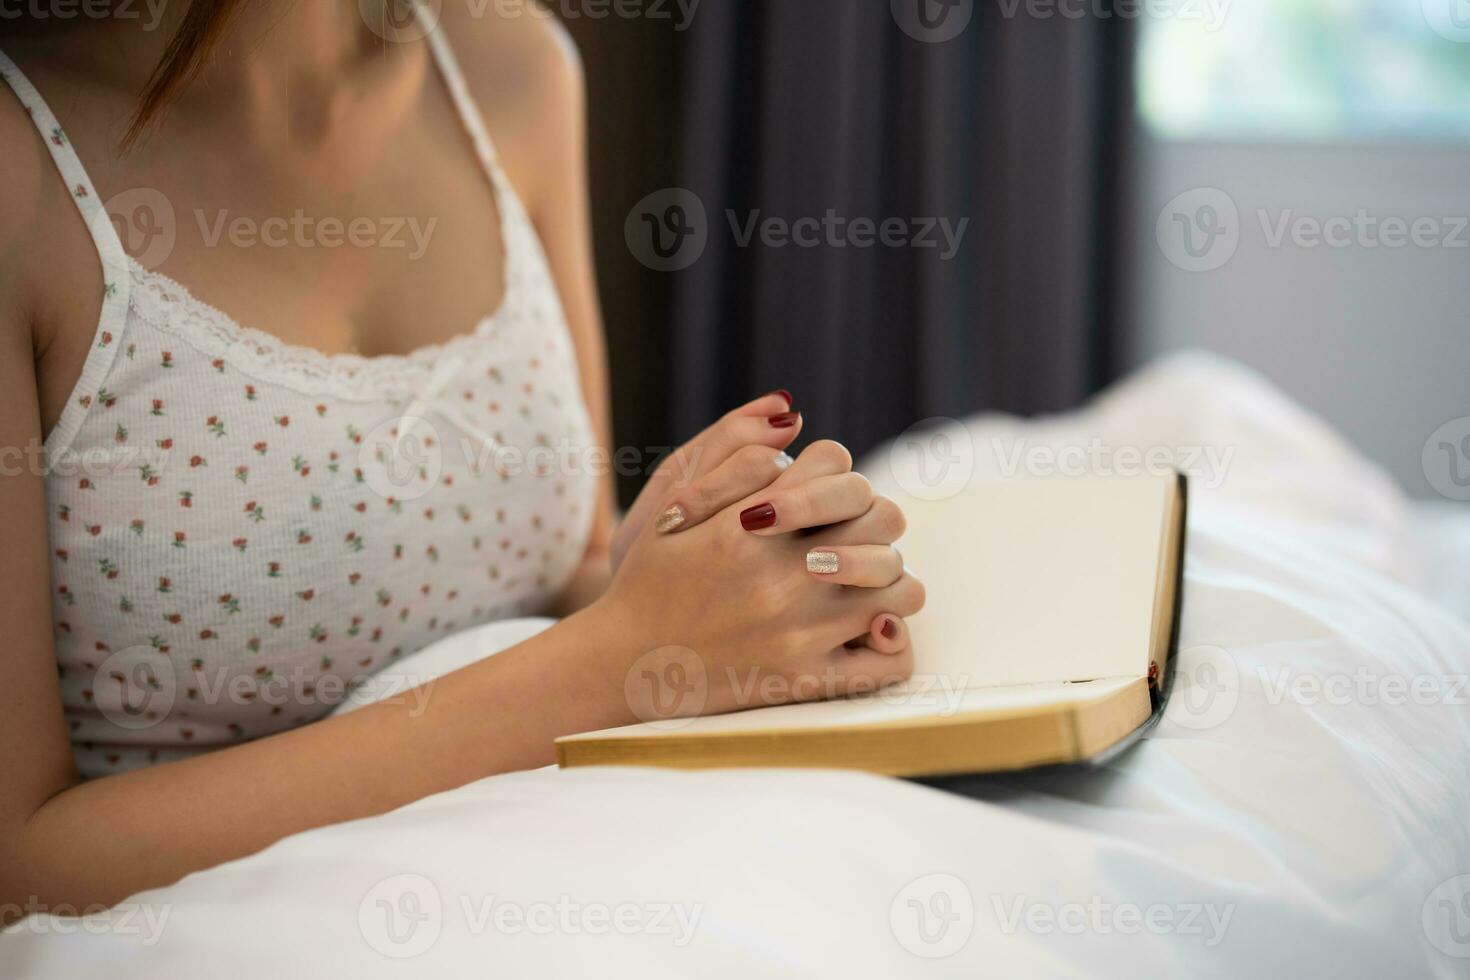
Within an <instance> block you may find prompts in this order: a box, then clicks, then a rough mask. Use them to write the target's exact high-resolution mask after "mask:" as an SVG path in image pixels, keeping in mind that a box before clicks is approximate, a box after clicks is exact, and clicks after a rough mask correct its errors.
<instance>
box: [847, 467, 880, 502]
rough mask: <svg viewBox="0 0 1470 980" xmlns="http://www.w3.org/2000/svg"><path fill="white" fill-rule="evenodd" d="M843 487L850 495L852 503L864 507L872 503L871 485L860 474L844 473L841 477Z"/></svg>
mask: <svg viewBox="0 0 1470 980" xmlns="http://www.w3.org/2000/svg"><path fill="white" fill-rule="evenodd" d="M842 481H843V485H844V486H846V487H847V488H848V492H849V493H851V494H852V496H853V501H854V502H855V503H860V504H862V505H863V506H864V507H867V506H870V505H871V504H872V503H873V496H874V493H873V484H872V483H871V482H870V481H869V480H868V478H867V477H865V476H863V475H862V474H861V473H846V474H844V475H843V477H842Z"/></svg>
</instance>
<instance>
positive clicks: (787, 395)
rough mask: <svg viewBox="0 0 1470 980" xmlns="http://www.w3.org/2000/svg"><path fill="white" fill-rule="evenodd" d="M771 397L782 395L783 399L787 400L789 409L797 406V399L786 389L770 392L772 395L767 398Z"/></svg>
mask: <svg viewBox="0 0 1470 980" xmlns="http://www.w3.org/2000/svg"><path fill="white" fill-rule="evenodd" d="M771 395H780V396H781V397H782V398H784V399H786V407H787V408H790V407H791V406H792V405H795V404H796V399H794V398H792V397H791V392H789V391H787V390H786V389H785V388H777V389H776V390H775V391H773V392H770V394H768V395H766V397H767V398H769V397H770V396H771Z"/></svg>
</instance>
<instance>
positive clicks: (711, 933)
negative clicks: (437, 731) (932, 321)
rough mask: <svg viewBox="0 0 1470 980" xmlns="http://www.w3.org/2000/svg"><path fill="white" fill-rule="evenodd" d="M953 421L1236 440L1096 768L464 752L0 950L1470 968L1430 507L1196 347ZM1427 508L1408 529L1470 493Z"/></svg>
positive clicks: (1456, 972) (1443, 624) (36, 929)
mask: <svg viewBox="0 0 1470 980" xmlns="http://www.w3.org/2000/svg"><path fill="white" fill-rule="evenodd" d="M965 428H966V430H967V431H966V433H965V434H964V435H963V437H962V438H958V439H955V440H951V442H950V443H949V444H948V445H947V447H946V451H950V452H954V451H958V452H959V453H960V458H961V463H963V462H964V459H963V457H964V455H965V453H967V452H969V451H970V450H971V449H973V450H974V453H973V459H974V462H975V470H976V476H977V477H983V476H986V475H994V473H995V472H996V471H997V466H998V465H999V462H998V460H997V458H996V454H995V452H993V450H994V449H995V448H996V447H995V445H994V444H993V443H992V440H993V439H997V438H998V439H1001V440H1002V446H1005V445H1009V444H1008V443H1006V440H1011V439H1014V438H1016V437H1024V438H1026V439H1028V440H1030V441H1031V442H1030V444H1031V445H1036V444H1040V443H1042V442H1045V443H1050V444H1052V445H1054V446H1060V445H1066V444H1074V445H1077V444H1080V445H1086V444H1087V440H1088V439H1089V438H1091V437H1092V436H1094V435H1096V436H1098V437H1100V438H1101V439H1103V440H1105V441H1107V442H1108V443H1110V444H1112V445H1113V446H1118V445H1125V444H1126V445H1131V446H1135V447H1138V448H1140V449H1147V448H1148V447H1151V446H1155V445H1169V446H1202V447H1208V446H1213V447H1215V448H1216V450H1217V457H1216V458H1217V459H1221V458H1224V456H1223V454H1224V453H1225V452H1226V451H1229V452H1231V453H1232V455H1231V456H1230V459H1229V464H1228V466H1227V467H1226V468H1225V469H1224V471H1223V481H1222V482H1219V483H1218V485H1214V486H1210V485H1207V484H1211V483H1214V482H1215V479H1214V478H1215V477H1218V476H1220V475H1221V474H1220V473H1210V472H1197V474H1196V475H1197V479H1196V480H1195V485H1194V487H1193V493H1192V498H1191V512H1190V526H1189V548H1188V560H1187V567H1186V593H1185V613H1184V626H1183V637H1182V643H1181V653H1180V662H1179V668H1180V673H1179V681H1180V684H1179V686H1178V687H1176V690H1175V694H1174V698H1173V700H1172V701H1171V704H1170V707H1169V710H1168V711H1167V713H1166V716H1165V718H1164V720H1163V721H1162V722H1161V724H1160V725H1159V726H1158V727H1157V728H1156V729H1154V730H1153V731H1152V732H1151V733H1150V735H1149V737H1148V738H1147V740H1146V741H1145V742H1143V743H1142V744H1141V745H1139V746H1138V747H1137V748H1136V749H1134V750H1132V751H1130V752H1128V753H1126V754H1125V755H1124V756H1122V757H1121V758H1120V759H1118V760H1117V761H1115V762H1113V763H1112V764H1111V765H1109V766H1108V767H1106V768H1105V769H1102V770H1099V771H1093V772H1079V771H1065V772H1062V771H1054V772H1050V773H1044V774H1032V775H1029V776H1013V777H1007V778H997V779H989V780H978V779H977V780H973V781H970V784H969V785H968V786H967V787H965V788H966V789H967V790H968V793H969V794H970V795H969V796H966V795H961V794H959V793H952V792H943V791H940V790H937V789H932V788H928V787H925V786H920V785H916V784H912V783H905V782H901V781H896V780H889V779H882V778H877V777H870V776H865V775H859V774H851V773H838V772H825V771H813V772H795V771H737V772H708V773H697V774H678V773H670V772H660V771H649V770H614V769H592V770H574V771H570V772H559V771H555V770H549V769H548V770H542V771H538V772H529V773H520V774H516V775H510V776H503V777H497V778H492V779H486V780H483V781H481V782H478V783H475V784H472V785H470V786H467V787H465V788H463V789H460V790H457V791H455V792H450V793H445V794H442V795H439V796H436V797H433V798H431V799H427V800H424V801H421V802H419V803H417V804H414V805H412V806H409V807H405V808H403V809H401V810H399V811H397V812H394V813H391V814H388V815H385V816H382V817H378V818H375V819H370V820H363V821H358V822H356V823H353V824H348V825H344V826H340V827H333V828H326V829H323V830H319V831H314V832H311V833H306V834H301V835H298V836H296V837H293V838H290V839H287V840H285V841H282V842H280V843H279V844H277V845H275V846H274V847H271V848H269V849H268V850H266V851H265V852H263V853H261V854H258V855H255V856H253V857H250V858H247V859H245V860H241V861H237V862H234V863H232V864H229V865H225V866H223V867H220V868H216V869H214V870H212V871H208V872H204V873H200V874H196V875H192V876H190V877H189V878H187V879H185V880H184V881H182V882H180V883H179V884H177V885H175V886H173V887H171V888H166V889H160V890H157V891H154V892H149V893H146V894H144V895H140V896H136V897H135V898H134V899H133V900H132V901H131V902H130V903H127V904H126V905H125V906H123V907H122V908H121V910H120V911H119V912H116V913H114V916H113V918H112V919H111V920H109V922H107V923H103V922H93V923H91V924H90V927H89V928H87V929H81V928H79V927H76V925H75V923H71V924H70V925H71V927H72V931H70V932H67V933H63V932H62V931H61V930H62V928H63V927H65V926H66V925H68V924H67V923H63V922H61V921H59V920H55V919H52V918H49V917H45V916H38V917H32V918H31V919H29V920H27V921H25V922H23V923H21V924H19V925H17V926H14V927H12V928H11V929H10V930H8V933H7V934H6V935H5V936H3V937H0V975H3V976H5V977H12V976H26V977H32V976H43V977H77V976H87V975H104V974H105V975H107V976H110V977H138V978H149V980H155V978H162V977H175V976H179V977H182V976H205V975H207V976H211V977H252V978H254V977H272V978H286V977H297V976H300V977H326V976H344V977H355V978H370V977H380V976H396V975H411V976H415V977H470V976H474V977H492V976H493V977H505V978H512V977H534V978H560V977H578V976H597V977H622V976H627V977H639V978H651V977H691V976H697V977H739V978H747V977H769V976H788V975H805V976H824V977H825V976H831V977H867V976H873V977H885V978H892V977H926V976H955V977H960V976H963V977H980V976H1006V977H1012V976H1128V977H1134V976H1185V975H1188V976H1203V977H1241V976H1261V977H1264V976H1334V977H1375V978H1376V977H1385V976H1393V977H1407V976H1434V977H1452V976H1467V975H1470V897H1467V895H1470V831H1467V815H1470V707H1467V701H1470V691H1466V690H1465V689H1464V677H1465V675H1466V674H1467V672H1470V624H1467V621H1466V619H1465V618H1464V616H1465V614H1466V612H1467V609H1466V607H1464V606H1462V607H1460V608H1459V609H1458V610H1455V609H1451V608H1450V607H1449V605H1448V604H1447V600H1446V598H1445V596H1446V595H1447V593H1445V592H1444V591H1442V590H1441V591H1436V590H1435V588H1434V583H1435V582H1436V581H1439V579H1440V578H1441V577H1442V570H1443V568H1444V567H1445V565H1444V561H1445V556H1444V555H1443V554H1442V553H1439V554H1437V553H1436V549H1435V548H1433V547H1426V539H1425V537H1424V532H1423V527H1427V526H1429V525H1421V524H1419V523H1417V522H1416V520H1415V518H1414V511H1412V510H1411V509H1410V508H1409V507H1408V506H1407V505H1406V504H1405V502H1404V501H1403V500H1402V499H1400V497H1399V495H1398V494H1397V492H1396V491H1395V490H1394V489H1393V488H1392V487H1391V486H1390V485H1389V483H1388V482H1387V480H1386V479H1385V478H1384V477H1383V476H1382V475H1381V474H1380V473H1378V472H1377V471H1376V470H1375V469H1373V468H1372V467H1370V466H1368V465H1367V464H1365V463H1364V462H1363V461H1361V460H1360V459H1358V458H1357V457H1356V456H1355V455H1354V454H1353V453H1352V452H1351V451H1350V450H1349V449H1348V448H1347V447H1346V446H1345V445H1344V444H1343V443H1342V442H1341V441H1340V440H1338V439H1337V438H1336V437H1335V436H1334V435H1333V434H1332V433H1330V432H1329V431H1327V430H1326V429H1325V428H1324V427H1323V426H1322V425H1321V424H1320V423H1319V422H1317V421H1316V420H1314V419H1312V418H1310V417H1308V416H1307V415H1305V414H1304V413H1303V412H1302V411H1301V410H1299V409H1297V408H1295V407H1294V406H1292V405H1291V404H1289V403H1288V402H1286V401H1285V400H1284V399H1282V398H1281V397H1280V396H1279V395H1277V394H1276V393H1274V392H1273V391H1271V390H1270V389H1268V388H1267V387H1266V386H1265V385H1264V384H1263V383H1262V382H1260V381H1259V380H1258V379H1257V378H1255V377H1254V376H1253V375H1249V374H1247V373H1245V372H1243V371H1241V370H1239V369H1237V368H1234V367H1233V366H1230V365H1228V364H1225V363H1222V362H1219V361H1217V360H1214V359H1211V358H1202V357H1198V356H1193V357H1186V358H1179V359H1175V360H1173V361H1171V362H1167V363H1165V364H1161V365H1159V366H1157V367H1155V368H1154V369H1152V370H1151V371H1149V372H1147V373H1145V374H1143V375H1142V376H1140V377H1137V378H1135V379H1134V380H1132V381H1131V382H1129V383H1128V384H1126V385H1124V386H1122V387H1120V388H1119V389H1117V390H1114V391H1113V392H1111V393H1109V394H1108V395H1106V396H1105V397H1103V398H1102V399H1100V400H1099V401H1098V402H1097V403H1096V404H1095V405H1094V406H1093V407H1092V408H1090V409H1089V410H1088V411H1087V412H1085V413H1081V414H1077V415H1071V416H1067V417H1061V418H1057V419H1051V420H1044V421H1040V422H1030V423H1021V422H1016V421H1014V420H1008V419H1003V418H999V417H990V418H981V419H975V420H971V421H970V422H969V423H967V424H966V426H965ZM951 435H955V433H951ZM900 448H901V450H902V447H900ZM893 458H894V459H896V460H898V465H896V466H893V467H890V465H889V459H890V457H889V455H888V454H887V453H879V454H876V455H875V456H874V457H873V461H872V462H871V463H870V465H869V466H868V471H869V473H870V475H872V476H873V477H874V479H875V481H876V482H878V483H880V484H882V485H884V487H885V489H888V490H889V491H890V492H895V493H897V494H899V495H901V496H906V494H905V493H904V487H905V486H908V487H911V488H913V487H917V488H918V489H919V490H920V492H921V493H928V490H927V489H926V487H927V485H925V484H922V483H919V484H916V483H915V474H914V473H913V472H912V471H909V470H907V469H906V468H905V464H904V462H903V460H904V459H905V458H907V457H906V455H905V452H903V451H900V452H899V453H897V454H895V456H894V457H893ZM1004 458H1005V456H1004V454H1002V456H1001V458H1000V459H1001V460H1002V461H1003V460H1004ZM905 503H906V505H907V506H908V507H909V509H910V511H911V513H912V515H913V519H915V520H930V519H935V516H936V514H941V513H942V514H945V515H946V519H954V518H955V514H954V510H955V508H954V507H953V506H952V507H951V508H950V509H949V510H948V511H946V510H945V509H944V507H945V505H944V504H942V503H926V502H924V501H921V500H912V499H906V500H905ZM1436 521H1437V522H1440V523H1436V524H1435V525H1433V526H1432V532H1431V533H1432V537H1430V538H1429V539H1428V541H1429V543H1430V544H1431V545H1432V544H1434V543H1435V542H1436V541H1440V540H1444V537H1443V536H1444V535H1448V534H1457V535H1459V536H1460V537H1459V539H1460V540H1464V539H1465V535H1466V533H1467V532H1466V530H1465V529H1466V527H1467V522H1470V517H1466V516H1465V515H1464V514H1453V513H1439V514H1437V515H1436ZM1460 567H1461V568H1463V567H1464V566H1463V565H1462V566H1460ZM1462 581H1463V580H1462ZM1448 594H1449V595H1454V594H1460V595H1463V593H1456V592H1454V591H1453V590H1452V591H1451V593H1448ZM1431 596H1438V598H1432V597H1431ZM527 628H534V627H533V626H532V627H527V626H525V625H521V626H517V627H511V629H516V630H521V631H522V632H523V631H524V630H525V629H527ZM494 634H495V630H494V629H493V628H492V629H491V630H490V631H489V632H488V633H486V634H483V635H481V636H478V637H464V638H461V640H460V647H459V650H460V652H459V653H451V654H440V655H441V656H449V657H451V658H452V657H455V656H463V655H464V651H465V650H469V651H470V652H471V653H478V652H480V651H483V650H484V649H485V648H486V647H487V646H488V645H489V644H491V643H492V642H494ZM1283 672H1285V673H1283ZM1302 678H1305V680H1301V679H1302ZM1294 679H1296V680H1294ZM1283 683H1285V684H1286V686H1285V687H1282V686H1281V685H1282V684H1283ZM1294 683H1295V684H1300V685H1305V686H1299V687H1295V688H1293V687H1292V684H1294ZM1313 684H1325V691H1317V692H1316V693H1313V691H1314V689H1313V688H1312V687H1311V685H1313ZM1401 688H1402V690H1401ZM1293 692H1295V693H1293ZM1400 698H1402V699H1403V700H1406V701H1408V702H1409V703H1407V704H1395V703H1392V702H1394V701H1396V700H1399V699H1400ZM1416 701H1421V702H1424V703H1415V702H1416ZM124 917H127V918H126V921H124ZM406 954H413V955H406Z"/></svg>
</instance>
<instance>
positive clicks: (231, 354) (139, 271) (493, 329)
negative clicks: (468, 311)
mask: <svg viewBox="0 0 1470 980" xmlns="http://www.w3.org/2000/svg"><path fill="white" fill-rule="evenodd" d="M128 266H129V274H130V277H131V279H132V292H131V296H130V297H129V300H130V302H129V306H130V308H131V311H132V312H133V313H134V314H135V315H136V316H137V317H138V318H139V319H140V320H141V321H142V322H143V323H145V324H147V325H148V326H150V327H153V328H155V329H157V330H160V331H162V332H164V333H167V334H170V335H171V336H174V337H177V338H179V339H180V340H182V341H183V342H184V343H186V344H188V345H189V346H191V347H193V348H194V349H196V350H198V351H200V352H201V353H204V354H208V355H210V356H212V357H214V358H216V359H218V360H221V361H223V362H225V363H227V364H229V365H231V366H232V367H236V368H238V369H239V370H241V371H243V372H245V373H246V374H249V375H251V376H252V377H254V378H255V379H257V380H259V381H264V382H267V383H274V384H280V385H284V386H286V387H289V388H292V389H295V390H297V391H300V392H303V393H306V394H313V395H316V394H325V395H331V396H334V397H338V398H345V399H351V400H355V401H370V400H380V399H383V398H385V397H394V396H398V397H402V396H405V395H407V394H410V393H411V392H412V391H413V390H414V387H415V385H416V383H418V382H419V381H421V380H422V379H423V378H424V377H425V376H426V375H428V374H429V373H431V372H432V371H433V370H434V368H435V366H436V365H438V364H439V363H440V361H441V360H442V359H443V358H445V357H448V356H458V357H461V358H466V359H468V358H470V357H472V356H474V355H480V354H483V353H484V352H485V351H486V349H487V346H488V344H489V343H490V342H491V341H493V340H494V339H495V338H496V336H497V335H498V334H499V333H500V330H501V327H502V326H503V324H504V322H505V320H506V319H507V317H508V316H509V315H510V314H511V310H512V307H513V305H514V301H515V300H516V293H517V290H516V289H515V286H514V283H513V277H509V276H508V277H507V278H506V283H505V295H504V296H503V297H502V299H501V302H500V305H499V306H498V307H497V308H496V310H495V312H493V313H491V314H489V315H487V316H485V317H483V318H482V319H481V320H480V321H479V322H478V323H477V324H476V325H475V327H474V329H472V330H470V331H468V332H465V333H459V334H455V335H454V336H453V337H450V338H449V339H448V340H445V341H443V342H441V343H436V344H426V345H425V346H423V347H419V348H416V349H414V350H412V351H410V352H409V353H407V354H380V355H377V356H373V357H368V356H365V355H362V354H350V353H341V354H336V353H328V352H326V351H321V350H317V349H316V348H313V347H304V346H301V345H298V344H291V343H287V342H286V341H284V340H281V339H280V338H279V337H276V336H274V335H272V334H269V333H266V332H265V331H263V330H257V329H255V328H253V327H247V326H245V325H243V324H241V323H240V322H239V321H237V320H235V318H234V317H232V316H230V315H229V314H228V313H225V312H224V311H222V310H220V309H218V308H216V307H214V306H211V305H210V304H208V303H206V302H204V301H203V300H201V299H199V298H197V297H196V296H195V295H194V294H193V293H191V292H190V291H189V289H188V287H187V286H185V285H183V284H182V283H179V282H177V281H175V280H173V279H170V278H169V277H168V276H166V275H164V274H163V273H161V272H154V271H153V270H151V269H148V268H146V267H144V266H143V265H141V264H139V263H138V262H137V261H136V260H134V259H132V258H129V260H128Z"/></svg>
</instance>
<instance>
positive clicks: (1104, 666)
mask: <svg viewBox="0 0 1470 980" xmlns="http://www.w3.org/2000/svg"><path fill="white" fill-rule="evenodd" d="M1185 491H1186V485H1185V481H1184V478H1183V477H1182V476H1178V477H1165V476H1129V477H1111V476H1108V477H1104V476H1086V477H1065V476H1051V477H1015V478H1007V479H1003V480H995V481H984V482H977V483H974V484H972V485H971V486H969V487H967V488H966V489H965V490H964V491H962V492H961V493H960V494H959V495H958V496H957V497H955V498H953V499H950V500H946V501H942V502H937V503H928V504H925V503H922V502H921V503H920V504H919V505H918V508H917V509H916V510H911V511H910V512H909V515H908V516H909V532H908V534H907V535H905V537H904V540H903V541H902V542H901V543H900V546H899V547H900V550H901V551H902V552H903V555H904V559H905V562H906V563H907V565H908V566H909V567H910V568H912V569H913V570H914V571H915V573H917V574H918V575H919V576H920V577H921V578H922V579H923V580H924V584H925V586H926V587H927V589H928V596H929V598H928V603H927V605H926V606H925V608H924V611H923V612H922V613H920V614H919V615H918V616H916V617H914V619H913V620H912V621H911V624H910V625H911V627H912V630H913V638H914V649H915V651H916V654H915V656H916V660H915V667H914V676H913V678H912V679H911V680H910V681H908V682H906V683H904V684H901V685H897V686H894V687H889V688H885V689H883V690H882V691H879V692H877V693H874V694H871V695H866V696H863V697H855V698H847V699H842V700H834V701H820V702H808V703H802V704H787V705H779V706H775V707H765V708H757V709H754V710H747V711H739V712H735V713H732V714H726V715H716V716H710V717H702V718H670V719H667V720H660V719H653V720H651V721H648V722H646V723H644V724H639V725H629V726H626V727H623V728H614V729H609V730H607V731H601V732H591V733H588V734H583V735H573V736H568V737H566V738H561V739H558V740H557V743H556V749H557V758H558V761H559V762H560V763H561V765H563V766H587V765H646V766H672V767H678V768H706V767H716V766H803V767H840V768H852V769H865V770H868V771H870V772H876V773H886V774H889V775H900V776H938V775H948V774H955V773H973V772H989V771H998V770H1008V769H1020V768H1026V767H1031V766H1037V765H1045V764H1049V763H1063V762H1077V761H1081V760H1086V759H1093V758H1096V757H1098V756H1101V755H1105V754H1111V752H1113V751H1115V750H1117V749H1119V748H1121V747H1122V746H1124V745H1126V744H1127V743H1128V742H1129V741H1131V740H1132V738H1133V737H1135V736H1136V735H1137V734H1138V733H1139V732H1140V731H1141V730H1142V728H1143V726H1145V724H1146V723H1148V722H1149V721H1150V720H1151V719H1152V718H1154V717H1155V716H1156V715H1157V713H1158V712H1160V711H1162V710H1163V704H1164V700H1165V692H1166V691H1167V686H1166V682H1167V681H1168V679H1169V660H1170V657H1171V655H1172V651H1173V648H1174V644H1175V642H1176V640H1177V632H1178V621H1179V610H1180V604H1181V598H1182V595H1181V587H1180V583H1181V575H1182V571H1183V569H1182V566H1183V554H1184V525H1185V521H1184V512H1185V502H1186V501H1185V497H1186V493H1185ZM641 717H647V716H646V715H644V716H641Z"/></svg>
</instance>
